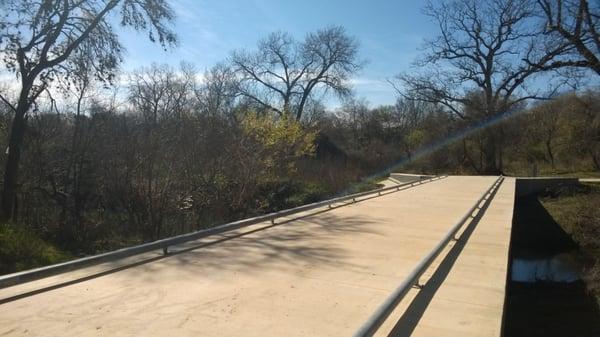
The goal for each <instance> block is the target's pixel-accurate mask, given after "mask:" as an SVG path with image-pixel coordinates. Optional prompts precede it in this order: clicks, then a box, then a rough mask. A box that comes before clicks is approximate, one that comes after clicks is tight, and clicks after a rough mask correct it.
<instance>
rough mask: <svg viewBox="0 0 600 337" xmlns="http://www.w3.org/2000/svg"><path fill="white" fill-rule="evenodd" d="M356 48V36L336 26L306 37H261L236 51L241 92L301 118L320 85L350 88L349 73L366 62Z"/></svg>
mask: <svg viewBox="0 0 600 337" xmlns="http://www.w3.org/2000/svg"><path fill="white" fill-rule="evenodd" d="M357 53H358V43H357V41H356V40H355V39H354V38H352V37H350V36H348V35H347V34H346V32H345V30H344V28H342V27H338V26H334V27H329V28H325V29H321V30H318V31H316V32H314V33H310V34H308V35H307V36H306V38H305V39H304V41H302V42H298V41H296V40H294V39H293V38H292V36H290V35H289V34H287V33H283V32H276V33H273V34H271V35H269V37H267V38H266V39H264V40H262V41H260V42H259V44H258V51H257V52H248V51H236V52H234V53H232V56H231V58H230V61H231V64H232V66H233V68H234V69H235V71H236V72H237V73H238V75H239V88H238V90H239V93H240V94H241V95H243V96H245V97H248V98H250V99H251V100H253V101H255V102H257V103H258V104H260V105H262V106H263V107H265V108H267V109H269V110H272V111H274V112H276V113H277V114H279V115H282V116H283V115H293V116H294V117H295V118H296V120H300V119H301V118H302V113H303V111H304V108H305V106H306V104H307V103H308V102H309V100H310V98H311V95H313V94H314V93H315V92H316V91H317V90H319V89H323V90H333V92H334V93H335V94H337V95H339V96H347V95H348V94H349V93H350V86H349V80H350V77H351V76H352V75H353V74H354V73H356V72H357V71H358V70H359V69H360V68H361V67H362V64H361V63H360V62H359V61H358V60H357Z"/></svg>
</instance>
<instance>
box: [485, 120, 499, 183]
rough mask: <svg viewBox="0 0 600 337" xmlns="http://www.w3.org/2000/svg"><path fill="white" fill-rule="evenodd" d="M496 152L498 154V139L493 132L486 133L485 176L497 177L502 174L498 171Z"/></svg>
mask: <svg viewBox="0 0 600 337" xmlns="http://www.w3.org/2000/svg"><path fill="white" fill-rule="evenodd" d="M496 152H497V144H496V137H495V136H494V133H493V131H491V130H490V131H488V132H486V135H485V140H484V148H483V155H484V163H483V164H484V168H483V173H484V174H490V175H492V174H493V175H496V174H499V173H500V170H499V169H498V165H497V163H496Z"/></svg>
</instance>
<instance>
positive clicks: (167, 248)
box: [163, 246, 169, 255]
mask: <svg viewBox="0 0 600 337" xmlns="http://www.w3.org/2000/svg"><path fill="white" fill-rule="evenodd" d="M163 255H169V246H164V247H163Z"/></svg>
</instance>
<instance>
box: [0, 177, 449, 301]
mask: <svg viewBox="0 0 600 337" xmlns="http://www.w3.org/2000/svg"><path fill="white" fill-rule="evenodd" d="M445 177H446V176H436V177H433V178H429V179H420V180H418V181H414V182H408V183H404V184H399V185H394V186H389V187H385V188H380V189H376V190H370V191H366V192H360V193H355V194H350V195H346V196H341V197H337V198H333V199H328V200H324V201H319V202H315V203H312V204H307V205H303V206H299V207H295V208H291V209H287V210H283V211H278V212H273V213H269V214H265V215H261V216H257V217H253V218H248V219H243V220H238V221H234V222H229V223H226V224H223V225H219V226H215V227H211V228H208V229H203V230H199V231H195V232H191V233H187V234H182V235H178V236H174V237H170V238H166V239H162V240H157V241H153V242H149V243H145V244H141V245H137V246H133V247H128V248H123V249H118V250H115V251H112V252H108V253H104V254H98V255H93V256H89V257H84V258H80V259H76V260H72V261H67V262H63V263H58V264H54V265H50V266H46V267H41V268H37V269H32V270H27V271H22V272H18V273H13V274H8V275H3V276H0V289H2V288H6V287H10V286H14V285H17V284H21V283H25V282H30V281H35V280H38V279H41V278H45V277H49V276H53V275H57V274H60V273H64V272H67V271H72V270H76V269H81V268H85V267H89V266H92V265H97V264H100V263H104V262H109V261H113V260H116V259H121V258H125V257H129V256H133V255H138V254H143V253H146V252H150V251H153V250H160V249H162V250H163V252H164V253H165V254H167V248H168V247H169V246H175V245H178V244H182V243H185V242H189V241H193V240H197V239H201V238H203V237H206V236H209V235H214V234H219V233H223V232H228V231H232V230H236V229H239V228H243V227H246V226H250V225H254V224H257V223H260V222H264V221H271V222H273V223H274V221H275V220H276V219H278V218H281V217H284V216H288V215H292V214H295V213H299V212H304V211H309V210H312V209H315V208H319V207H323V206H330V205H331V204H334V203H338V202H343V201H347V200H352V201H354V202H355V201H356V199H358V198H361V197H364V196H368V195H371V194H378V195H381V193H383V192H387V191H393V190H398V191H399V190H400V189H401V188H403V187H410V186H415V185H420V184H424V183H427V182H431V181H435V180H439V179H442V178H445Z"/></svg>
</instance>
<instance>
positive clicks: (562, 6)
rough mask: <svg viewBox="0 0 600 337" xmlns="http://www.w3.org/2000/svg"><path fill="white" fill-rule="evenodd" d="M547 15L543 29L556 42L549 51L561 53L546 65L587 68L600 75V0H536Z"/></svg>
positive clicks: (544, 15)
mask: <svg viewBox="0 0 600 337" xmlns="http://www.w3.org/2000/svg"><path fill="white" fill-rule="evenodd" d="M537 3H538V5H539V6H540V8H541V9H542V12H543V17H544V27H545V29H544V33H545V34H546V35H548V36H549V37H551V38H552V39H554V41H555V43H554V44H553V45H551V46H550V48H548V49H547V51H546V52H547V53H548V54H558V55H560V56H561V58H560V59H557V60H555V61H553V62H551V63H548V64H545V65H544V67H545V68H546V69H554V68H559V67H566V66H568V67H578V68H588V69H591V70H592V71H594V72H596V74H598V75H600V2H598V1H591V2H590V1H587V0H537Z"/></svg>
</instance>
